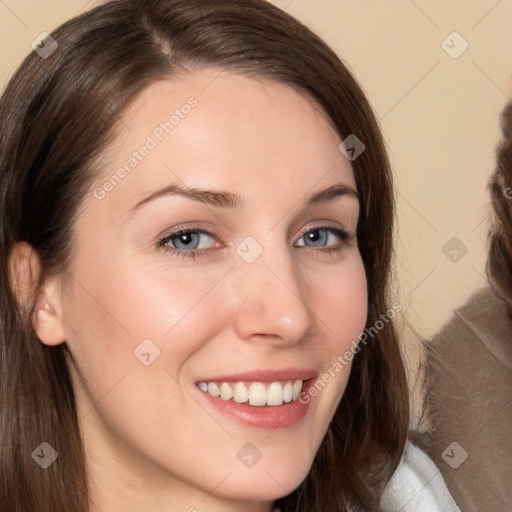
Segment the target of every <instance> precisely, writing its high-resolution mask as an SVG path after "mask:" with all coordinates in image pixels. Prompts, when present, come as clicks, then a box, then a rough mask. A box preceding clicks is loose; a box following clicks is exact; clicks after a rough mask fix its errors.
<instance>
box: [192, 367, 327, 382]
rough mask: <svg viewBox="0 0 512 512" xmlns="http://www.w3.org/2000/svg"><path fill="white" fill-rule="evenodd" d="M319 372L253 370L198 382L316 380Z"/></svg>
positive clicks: (290, 369) (291, 369)
mask: <svg viewBox="0 0 512 512" xmlns="http://www.w3.org/2000/svg"><path fill="white" fill-rule="evenodd" d="M317 375H318V372H317V371H315V370H311V369H301V368H283V369H281V370H268V369H267V370H263V369H262V370H253V371H250V372H241V373H232V374H230V375H215V376H213V377H206V378H202V379H199V380H198V381H197V382H243V381H249V382H277V381H285V380H299V379H300V380H309V379H314V378H315V377H316V376H317Z"/></svg>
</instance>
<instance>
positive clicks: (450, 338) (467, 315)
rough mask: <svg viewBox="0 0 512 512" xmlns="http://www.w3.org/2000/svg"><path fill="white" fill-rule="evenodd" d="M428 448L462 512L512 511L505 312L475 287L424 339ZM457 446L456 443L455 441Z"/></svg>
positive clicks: (511, 358) (510, 378) (511, 395)
mask: <svg viewBox="0 0 512 512" xmlns="http://www.w3.org/2000/svg"><path fill="white" fill-rule="evenodd" d="M427 350H428V352H429V357H428V360H429V363H428V367H427V406H428V408H429V409H430V411H429V413H430V415H431V418H432V420H433V423H434V428H435V431H434V432H433V433H432V435H431V437H430V439H429V442H430V446H427V452H428V453H429V454H430V456H431V457H432V459H433V460H434V462H435V463H436V464H437V466H438V467H439V469H440V470H441V473H442V474H443V477H444V479H445V482H446V485H447V486H448V489H449V490H450V492H451V494H452V496H453V498H454V499H455V501H456V502H457V504H458V506H459V507H460V509H461V511H462V512H510V511H512V315H511V313H510V307H509V304H508V303H507V302H506V301H505V300H503V299H502V298H501V297H500V296H499V295H498V294H497V293H496V292H495V291H494V290H493V289H491V288H490V287H486V288H484V289H481V290H479V291H478V292H476V293H475V294H474V295H472V296H471V297H470V299H469V300H468V301H467V302H466V303H465V304H464V305H463V306H462V307H460V308H458V309H456V310H454V316H453V317H452V319H451V320H450V321H449V322H448V323H447V324H445V325H444V326H443V328H442V329H441V331H440V332H439V333H438V334H437V335H436V336H434V338H433V339H432V340H430V341H429V342H428V345H427ZM455 443H457V444H455Z"/></svg>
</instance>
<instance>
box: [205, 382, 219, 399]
mask: <svg viewBox="0 0 512 512" xmlns="http://www.w3.org/2000/svg"><path fill="white" fill-rule="evenodd" d="M201 389H202V388H201ZM207 390H208V393H210V395H212V396H219V395H220V389H219V386H217V384H215V382H209V383H208V386H207ZM203 391H205V390H204V389H203Z"/></svg>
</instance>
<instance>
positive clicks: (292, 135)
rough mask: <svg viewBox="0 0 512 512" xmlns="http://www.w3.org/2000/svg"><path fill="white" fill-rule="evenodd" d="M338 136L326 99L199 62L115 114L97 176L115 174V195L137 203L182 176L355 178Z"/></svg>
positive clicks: (263, 182) (238, 188)
mask: <svg viewBox="0 0 512 512" xmlns="http://www.w3.org/2000/svg"><path fill="white" fill-rule="evenodd" d="M340 142H341V139H340V137H339V135H338V134H337V133H336V131H335V130H334V129H333V127H332V124H331V121H330V119H329V118H328V116H327V115H326V114H325V113H324V112H323V111H322V109H321V108H320V107H319V106H318V105H316V104H315V103H314V102H313V101H311V100H310V99H308V98H306V97H305V96H304V95H302V94H300V93H299V92H297V91H296V90H294V89H293V88H292V87H290V86H288V85H286V84H282V83H278V82H273V81H269V80H267V79H262V78H257V77H252V76H251V77H250V76H246V75H243V74H238V73H233V72H229V71H226V70H219V69H202V70H198V71H195V72H192V73H189V74H185V75H181V76H179V77H176V78H173V79H167V80H161V81H158V82H154V83H153V84H151V85H150V86H148V87H147V88H146V89H144V90H143V91H142V92H141V93H140V94H139V96H138V97H137V98H136V99H135V100H134V101H133V102H132V104H131V105H130V106H129V107H128V108H127V109H126V110H125V111H124V112H123V113H122V115H121V116H120V118H119V120H118V122H117V130H116V135H115V136H114V138H113V140H112V142H111V144H110V145H109V147H108V148H107V150H106V152H105V154H104V157H103V159H102V161H103V165H102V166H101V167H102V168H103V172H102V173H101V176H100V177H99V179H98V183H99V184H100V185H101V184H102V183H105V180H108V179H109V177H113V178H114V179H113V183H115V182H117V181H119V182H118V183H115V184H114V185H113V187H112V189H113V190H111V191H110V190H109V195H111V196H114V195H119V194H120V191H121V190H122V191H123V195H124V198H125V199H126V200H127V201H129V202H132V203H133V202H134V201H135V202H136V200H137V197H140V195H141V194H143V193H145V192H150V191H151V189H152V188H155V187H157V186H162V185H164V184H166V183H169V182H176V181H183V182H184V183H186V184H187V185H189V186H215V187H218V188H223V189H229V190H233V192H235V193H237V192H238V193H240V195H244V196H245V195H247V193H248V192H249V193H250V194H252V195H253V197H257V195H258V193H261V194H265V195H271V194H272V193H273V192H277V191H283V190H285V189H286V190H287V191H289V193H290V194H291V195H293V194H296V195H299V196H302V195H304V193H305V192H306V191H307V190H310V189H312V188H313V187H314V186H315V184H316V183H318V184H319V185H326V186H328V185H331V184H333V183H338V182H339V181H343V182H344V183H345V184H347V185H351V186H352V187H353V188H355V187H356V185H355V180H354V176H353V173H352V168H351V166H350V162H349V161H348V160H347V159H346V158H345V157H344V156H343V155H342V154H341V152H340V151H339V149H338V146H339V144H340ZM123 169H124V170H123ZM116 173H117V174H119V175H121V177H120V179H119V180H118V179H117V178H115V176H114V175H115V174H116ZM118 178H119V176H118ZM320 182H321V183H320ZM108 188H109V189H110V188H111V187H108ZM317 188H318V187H317ZM110 192H111V193H110Z"/></svg>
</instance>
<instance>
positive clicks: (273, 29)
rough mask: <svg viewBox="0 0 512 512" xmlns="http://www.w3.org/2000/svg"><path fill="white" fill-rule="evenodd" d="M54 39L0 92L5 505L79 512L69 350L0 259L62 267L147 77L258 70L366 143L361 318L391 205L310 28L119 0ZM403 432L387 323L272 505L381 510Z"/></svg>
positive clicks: (374, 131) (374, 307)
mask: <svg viewBox="0 0 512 512" xmlns="http://www.w3.org/2000/svg"><path fill="white" fill-rule="evenodd" d="M52 37H53V38H54V39H55V40H56V41H57V43H58V48H57V49H56V50H55V51H54V52H53V53H52V54H51V55H49V56H48V57H47V58H41V57H40V56H39V55H38V54H37V53H35V52H33V53H32V54H30V55H29V56H28V57H27V58H26V59H25V60H24V61H23V63H22V64H21V66H20V67H19V69H18V70H17V72H16V73H15V75H14V77H13V78H12V79H11V81H10V82H9V84H8V86H7V88H6V90H5V92H4V94H3V97H2V98H1V100H0V119H1V120H2V124H1V127H0V202H1V204H0V210H1V212H2V220H1V225H0V230H1V232H0V233H1V234H0V272H1V273H2V274H1V282H0V286H1V289H0V308H1V309H0V311H1V315H0V348H1V351H0V358H1V359H0V365H1V375H0V400H1V407H2V413H1V416H0V437H1V444H0V495H1V496H2V510H3V511H4V512H14V511H16V512H19V511H23V512H43V511H50V510H51V511H59V510H62V511H66V512H86V511H88V510H89V496H88V490H87V474H86V469H85V458H84V449H83V445H82V441H81V437H80V429H79V423H78V420H77V415H76V409H75V401H74V393H73V388H72V385H71V381H70V376H69V373H68V369H67V366H66V363H65V351H66V350H68V349H67V346H66V344H62V345H59V346H56V347H49V346H46V345H44V344H43V343H41V342H40V341H38V339H37V337H36V336H35V334H34V333H33V331H32V330H31V328H30V318H27V315H23V314H22V312H21V311H20V310H19V307H18V306H17V302H16V298H15V297H14V293H13V292H12V290H11V288H10V286H9V281H8V269H7V266H8V257H9V253H10V251H11V249H12V247H13V244H14V243H15V242H17V241H25V242H27V243H28V244H30V245H31V246H32V247H33V248H34V249H35V251H36V253H37V255H38V257H39V259H40V263H41V266H42V272H43V279H44V276H47V275H49V273H51V272H57V271H59V270H62V269H64V268H66V264H67V262H68V261H69V258H70V254H71V252H72V249H75V247H74V246H73V221H74V219H75V218H76V215H77V212H78V210H79V207H80V205H81V204H82V200H83V198H84V196H85V194H86V193H87V191H88V190H90V188H91V184H92V180H93V178H94V171H95V169H94V167H95V166H94V165H92V164H93V163H94V161H95V159H97V158H98V157H99V156H100V155H101V153H102V151H103V150H104V149H105V147H106V145H107V144H108V142H109V140H111V139H112V134H113V133H114V127H115V125H116V120H117V119H118V118H119V115H120V113H121V112H122V111H123V109H124V108H126V106H127V105H128V103H129V102H130V101H132V100H133V99H134V98H135V96H136V95H137V94H138V93H140V92H141V91H142V90H143V89H144V88H146V87H147V86H148V85H149V84H150V83H152V82H154V81H155V80H157V79H165V78H166V77H171V76H176V75H177V74H178V73H179V72H187V71H190V70H193V69H195V68H199V67H201V66H215V67H218V68H219V69H221V68H225V69H231V70H236V71H238V72H242V73H246V74H249V75H253V76H261V77H266V78H270V79H272V80H276V81H279V82H281V83H285V84H287V85H289V86H291V87H293V88H295V89H296V90H298V91H299V92H301V93H303V94H306V95H308V97H310V98H311V99H312V100H314V101H315V102H317V104H319V105H320V106H321V107H322V108H323V109H324V110H325V112H326V113H327V114H328V116H329V117H330V119H331V121H332V123H333V126H334V127H335V129H336V130H337V131H338V133H339V135H340V137H341V138H342V139H345V138H346V137H347V136H349V135H351V134H354V135H355V136H356V137H357V138H358V139H360V140H361V141H363V143H364V144H365V146H366V149H365V151H364V152H363V153H362V154H361V155H360V156H359V157H358V158H357V159H356V160H354V161H353V162H352V166H353V170H354V175H355V180H356V183H357V188H358V192H359V195H360V204H361V211H360V218H359V222H358V227H357V236H358V244H359V248H360V252H361V255H362V258H363V262H364V265H365V269H366V275H367V282H368V296H369V304H368V308H369V312H368V319H367V327H368V328H370V327H373V326H374V324H375V323H376V322H378V321H379V318H381V316H382V314H383V313H385V312H386V311H388V310H389V298H388V277H389V272H390V264H391V257H392V235H393V220H394V199H393V184H392V178H391V171H390V167H389V163H388V159H387V156H386V153H385V149H384V144H383V140H382V136H381V134H380V131H379V128H378V124H377V122H376V120H375V117H374V114H373V112H372V109H371V107H370V105H369V103H368V101H367V99H366V98H365V96H364V94H363V92H362V90H361V88H360V87H359V86H358V84H357V83H356V81H355V80H354V78H353V77H352V75H351V74H350V72H349V71H348V70H347V68H346V67H345V65H344V64H343V63H342V62H341V60H340V59H339V58H338V57H337V55H336V54H335V53H334V52H333V51H332V50H331V49H330V48H329V47H328V46H327V45H326V44H325V43H324V42H323V41H322V40H321V39H320V38H319V37H318V36H316V35H315V34H314V33H313V32H311V31H310V30H309V29H308V28H306V27H305V26H304V25H302V24H301V23H300V22H298V21H297V20H295V19H294V18H292V17H291V16H289V15H288V14H286V13H285V12H283V11H281V10H280V9H278V8H276V7H274V6H272V5H271V4H269V3H267V2H265V1H263V0H216V1H214V2H213V1H208V0H131V1H130V0H116V1H111V2H107V3H106V4H104V5H101V6H98V7H96V8H94V9H92V10H90V11H88V12H86V13H84V14H82V15H80V16H78V17H76V18H74V19H72V20H70V21H68V22H66V23H65V24H63V25H62V26H60V27H59V28H58V29H57V30H55V31H54V32H53V33H52ZM78 250H79V248H78ZM340 285H341V284H340ZM36 295H37V294H36ZM381 323H383V322H382V321H381ZM383 324H384V323H383ZM374 331H377V330H376V329H375V328H374ZM407 425H408V396H407V385H406V378H405V371H404V367H403V363H402V358H401V353H400V347H399V344H398V340H397V335H396V331H395V326H394V324H393V322H392V321H391V320H389V321H386V323H385V324H384V326H383V328H382V329H380V330H379V331H378V333H376V334H372V336H371V339H368V341H367V342H366V343H364V344H361V350H360V351H359V353H358V354H357V355H356V356H355V358H354V362H353V367H352V371H351V375H350V378H349V382H348V385H347V388H346V390H345V394H344V396H343V399H342V401H341V403H340V405H339V408H338V410H337V412H336V414H335V417H334V419H333V421H332V423H331V425H330V427H329V429H328V432H327V435H326V437H325V439H324V441H323V443H322V445H321V448H320V450H319V452H318V453H317V455H316V458H315V460H314V462H313V466H312V468H311V471H310V472H309V474H308V476H307V477H306V479H305V481H304V482H303V483H302V484H301V485H300V486H299V488H298V489H296V490H295V491H294V492H292V493H291V494H290V495H289V496H287V497H285V498H282V499H281V500H279V501H278V505H279V506H280V508H281V509H282V510H283V511H285V512H291V511H297V512H298V511H300V512H306V511H307V512H316V511H323V512H325V511H338V512H341V511H348V510H351V509H357V510H360V511H362V510H364V511H378V510H379V505H378V502H379V498H380V495H381V493H382V490H383V488H384V486H385V484H386V483H387V481H388V480H389V478H390V477H391V475H392V473H393V472H394V470H395V468H396V466H397V464H398V462H399V459H400V456H401V454H402V451H403V448H404V445H405V441H406V437H407ZM42 442H47V443H49V444H50V445H51V446H52V447H53V448H54V449H55V450H56V451H57V452H58V454H59V457H58V459H57V461H56V462H55V463H54V464H52V465H51V466H50V467H48V468H47V469H44V470H43V469H41V468H40V467H39V465H37V464H35V462H34V460H32V457H31V454H32V452H33V451H34V450H35V448H36V447H38V446H39V445H40V443H42Z"/></svg>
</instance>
